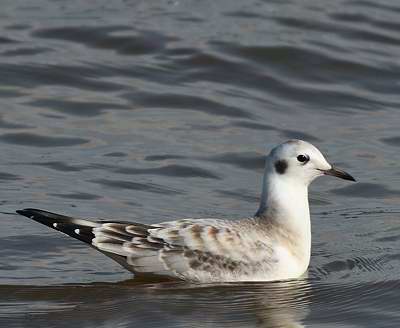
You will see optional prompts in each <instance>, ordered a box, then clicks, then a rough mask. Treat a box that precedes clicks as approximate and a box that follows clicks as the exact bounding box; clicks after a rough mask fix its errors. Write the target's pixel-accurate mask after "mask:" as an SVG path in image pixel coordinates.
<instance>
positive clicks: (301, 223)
mask: <svg viewBox="0 0 400 328" xmlns="http://www.w3.org/2000/svg"><path fill="white" fill-rule="evenodd" d="M268 171H269V172H270V173H267V172H268ZM256 216H257V217H259V218H260V220H262V221H263V220H265V221H268V224H270V225H276V226H279V227H281V228H283V229H285V230H287V231H288V232H289V233H291V234H293V235H296V236H297V239H298V241H299V242H300V243H302V244H303V245H302V246H304V247H305V248H310V246H311V224H310V209H309V205H308V187H307V185H305V184H304V183H301V181H300V182H298V183H297V182H296V181H293V179H289V178H287V177H285V176H284V175H278V173H275V172H272V173H271V170H266V173H265V175H264V179H263V189H262V194H261V202H260V208H259V209H258V211H257V214H256Z"/></svg>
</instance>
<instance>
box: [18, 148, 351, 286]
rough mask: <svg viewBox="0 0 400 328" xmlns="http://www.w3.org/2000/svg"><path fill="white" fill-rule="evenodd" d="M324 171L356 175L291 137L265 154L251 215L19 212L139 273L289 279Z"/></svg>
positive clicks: (299, 265)
mask: <svg viewBox="0 0 400 328" xmlns="http://www.w3.org/2000/svg"><path fill="white" fill-rule="evenodd" d="M324 175H330V176H335V177H338V178H342V179H345V180H350V181H355V179H354V178H353V177H352V176H351V175H350V174H348V173H346V172H344V171H342V170H339V169H337V168H335V167H333V166H332V165H331V164H329V163H328V162H327V160H326V159H325V158H324V156H323V155H322V153H321V152H320V151H319V150H318V149H317V148H316V147H315V146H313V145H312V144H310V143H308V142H306V141H302V140H289V141H287V142H284V143H282V144H280V145H278V146H276V147H275V148H274V149H272V151H271V152H270V153H269V155H268V156H267V157H266V163H265V171H264V177H263V180H262V192H261V201H260V206H259V208H258V210H257V212H256V214H255V215H253V216H251V217H248V218H244V219H240V220H221V219H214V218H204V219H193V218H185V219H180V220H176V221H168V222H162V223H157V224H142V223H134V222H126V221H94V220H90V219H81V218H73V217H69V216H64V215H60V214H55V213H51V212H47V211H43V210H39V209H32V208H28V209H23V210H18V211H17V213H19V214H21V215H24V216H26V217H28V218H30V219H32V220H35V221H37V222H40V223H42V224H44V225H46V226H48V227H50V228H53V229H55V230H57V231H60V232H62V233H65V234H67V235H69V236H71V237H73V238H76V239H78V240H80V241H83V242H85V243H87V244H89V245H91V246H92V247H94V248H95V249H97V250H99V251H100V252H102V253H104V254H105V255H107V256H109V257H111V258H112V259H114V260H115V261H116V262H118V263H119V264H120V265H122V266H123V267H124V268H126V269H128V270H129V271H131V272H133V273H134V275H135V277H137V278H138V279H141V278H142V279H145V280H149V279H150V280H152V279H156V280H164V279H166V280H185V281H189V282H195V283H196V282H197V283H215V282H238V281H274V280H287V279H295V278H299V277H301V276H302V275H303V274H304V273H305V272H306V271H307V268H308V265H309V263H310V255H311V222H310V210H309V204H308V186H309V185H310V183H311V182H312V181H313V180H314V179H316V178H317V177H320V176H324Z"/></svg>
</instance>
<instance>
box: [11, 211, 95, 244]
mask: <svg viewBox="0 0 400 328" xmlns="http://www.w3.org/2000/svg"><path fill="white" fill-rule="evenodd" d="M17 213H18V214H21V215H23V216H26V217H27V218H30V219H32V220H35V221H37V222H39V223H42V224H44V225H46V226H48V227H50V228H52V229H54V230H57V231H60V232H62V233H65V234H66V235H68V236H71V237H73V238H75V239H78V240H80V241H83V242H85V243H87V244H89V245H90V244H92V239H93V238H94V237H95V236H94V234H93V232H92V230H93V228H96V227H98V226H100V223H98V222H94V221H90V220H84V219H78V218H73V217H69V216H65V215H60V214H56V213H51V212H47V211H43V210H38V209H35V208H26V209H23V210H17Z"/></svg>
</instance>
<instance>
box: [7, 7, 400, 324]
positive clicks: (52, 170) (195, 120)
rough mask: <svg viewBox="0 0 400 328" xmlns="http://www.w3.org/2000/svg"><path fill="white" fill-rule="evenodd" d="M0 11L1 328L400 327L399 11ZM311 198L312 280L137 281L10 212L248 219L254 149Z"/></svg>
mask: <svg viewBox="0 0 400 328" xmlns="http://www.w3.org/2000/svg"><path fill="white" fill-rule="evenodd" d="M0 6H1V11H0V18H1V20H0V31H1V33H0V113H1V116H0V147H1V150H2V152H1V153H2V156H1V161H0V187H1V194H2V198H1V201H0V205H1V207H0V211H1V212H2V214H1V215H0V224H1V229H0V246H1V247H0V326H7V327H43V326H46V327H53V326H57V327H64V326H65V327H71V326H72V325H79V326H81V327H111V326H112V327H134V326H140V327H156V326H157V327H158V326H162V327H224V326H226V327H255V326H257V327H302V326H304V327H338V326H343V327H356V326H357V327H358V326H362V327H399V325H400V314H399V309H400V292H399V287H400V187H399V185H400V174H399V173H400V168H399V165H398V163H399V162H400V154H399V151H398V150H399V147H400V132H399V126H400V116H399V112H398V111H399V105H400V96H399V95H400V84H399V79H400V61H399V58H400V48H399V46H400V36H399V33H398V32H399V30H400V23H399V22H400V4H399V3H398V1H394V0H386V1H368V0H367V1H364V0H359V1H357V0H354V1H350V0H337V1H330V2H327V1H314V0H310V1H294V0H287V1H283V0H280V1H246V2H243V1H241V2H239V1H193V0H186V1H184V0H177V1H174V0H167V1H129V0H128V1H100V0H97V1H87V2H84V1H68V2H67V1H45V0H39V1H35V2H26V1H22V0H20V1H11V0H5V1H2V2H1V5H0ZM292 137H297V138H302V139H306V140H308V141H311V142H313V143H315V144H316V145H318V147H319V148H321V149H322V150H323V152H325V153H327V154H328V158H329V160H330V161H331V162H334V163H335V164H337V165H338V166H340V167H342V168H344V169H346V170H348V171H349V172H351V174H352V175H354V176H355V177H357V178H358V180H359V183H357V184H347V183H346V182H343V181H337V180H335V179H328V178H326V179H321V180H319V181H318V182H316V183H314V185H313V186H312V188H311V205H312V217H313V255H312V260H311V266H310V271H309V277H308V278H306V279H303V280H300V281H293V282H286V283H261V284H227V285H219V286H193V285H187V284H184V283H182V284H179V283H174V284H171V283H166V284H153V285H149V284H143V283H138V282H136V281H135V280H130V278H131V276H130V274H129V273H127V272H126V271H124V270H123V269H121V268H120V267H119V266H118V265H116V264H114V263H113V262H112V261H111V260H110V259H108V258H106V257H104V256H103V255H101V254H99V253H97V252H96V251H94V250H92V249H90V248H87V247H85V245H83V244H81V243H79V242H77V241H74V240H71V239H69V238H67V237H65V236H63V235H61V234H56V233H54V231H50V230H49V229H47V228H46V227H44V226H41V225H38V224H36V223H35V222H31V221H30V220H26V219H25V218H23V217H19V216H17V215H14V214H13V212H14V210H15V209H18V208H24V207H39V208H43V209H48V210H51V211H55V212H62V213H67V214H70V215H76V216H82V217H87V216H91V217H100V218H115V219H125V220H136V221H140V222H145V223H151V222H157V221H159V220H168V219H173V218H179V217H185V216H192V217H204V216H216V217H221V218H240V217H243V216H248V215H250V214H252V213H254V212H255V210H256V208H257V205H258V204H257V203H258V197H259V190H260V187H261V186H260V179H261V176H262V168H263V156H264V153H265V151H266V150H265V149H266V148H267V149H270V148H271V147H272V146H273V145H275V144H277V143H280V142H282V141H283V140H286V139H288V138H292Z"/></svg>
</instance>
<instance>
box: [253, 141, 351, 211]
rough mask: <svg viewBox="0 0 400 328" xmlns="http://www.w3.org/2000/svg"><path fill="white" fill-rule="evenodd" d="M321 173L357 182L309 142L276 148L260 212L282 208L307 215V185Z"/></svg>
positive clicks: (267, 171) (270, 157)
mask: <svg viewBox="0 0 400 328" xmlns="http://www.w3.org/2000/svg"><path fill="white" fill-rule="evenodd" d="M322 175H332V176H335V177H338V178H342V179H345V180H351V181H355V179H354V178H353V177H352V176H351V175H350V174H348V173H346V172H344V171H341V170H339V169H336V168H334V167H333V166H332V165H331V164H329V163H328V162H327V160H326V159H325V157H324V156H323V155H322V154H321V152H320V151H319V150H318V149H317V148H316V147H314V146H313V145H311V144H310V143H308V142H305V141H302V140H289V141H286V142H285V143H283V144H281V145H279V146H277V147H275V148H274V149H273V150H272V151H271V153H270V154H269V155H268V157H267V160H266V165H265V173H264V181H263V189H262V194H261V202H260V207H259V209H258V211H257V215H262V214H268V213H269V212H271V211H275V212H276V211H280V212H282V211H283V212H285V213H286V214H284V215H286V216H287V212H288V211H289V212H293V215H295V214H296V213H297V214H298V213H303V214H307V215H308V212H309V210H308V192H307V190H308V185H309V184H310V183H311V182H312V181H313V180H314V179H315V178H318V177H319V176H322Z"/></svg>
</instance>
